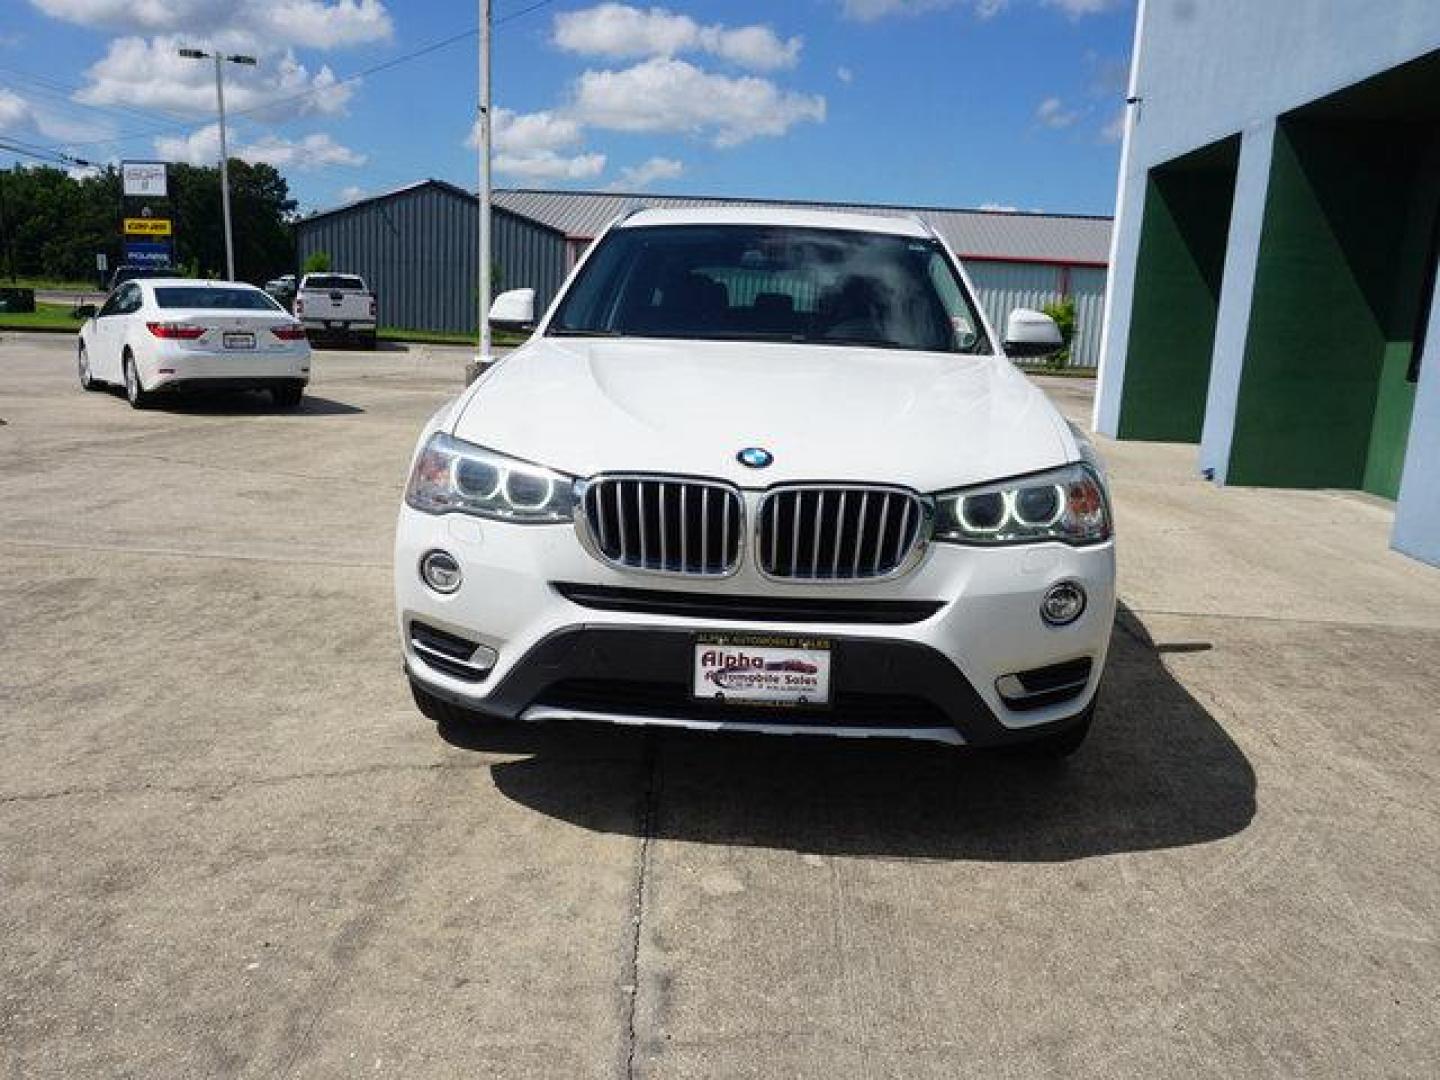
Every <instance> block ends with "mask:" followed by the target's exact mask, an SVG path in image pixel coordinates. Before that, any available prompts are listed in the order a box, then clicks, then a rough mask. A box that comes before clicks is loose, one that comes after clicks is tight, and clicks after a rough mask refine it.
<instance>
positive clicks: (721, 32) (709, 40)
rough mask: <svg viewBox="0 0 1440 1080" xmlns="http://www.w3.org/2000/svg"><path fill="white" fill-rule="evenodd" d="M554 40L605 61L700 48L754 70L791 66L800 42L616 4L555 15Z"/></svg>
mask: <svg viewBox="0 0 1440 1080" xmlns="http://www.w3.org/2000/svg"><path fill="white" fill-rule="evenodd" d="M554 41H555V44H556V45H557V46H559V47H560V48H562V49H564V50H566V51H567V52H573V53H579V54H581V55H582V56H600V57H605V58H607V59H611V60H634V59H638V58H640V57H669V56H675V55H676V54H678V53H682V52H706V53H711V54H712V55H715V56H718V57H720V58H721V59H723V60H728V61H730V62H731V63H732V64H738V65H739V66H741V67H747V68H752V69H754V70H757V71H774V70H776V69H779V68H788V67H794V66H795V63H796V61H797V60H798V59H799V57H800V49H801V46H802V44H803V42H802V40H801V39H800V38H798V37H792V38H788V39H782V38H781V37H780V36H779V35H778V34H776V33H775V31H774V30H773V29H771V28H770V27H768V26H764V25H761V24H758V23H757V24H754V25H751V26H740V27H728V26H725V25H723V24H719V23H717V24H715V25H714V26H701V25H700V24H699V23H697V22H696V21H695V20H694V19H692V18H691V17H690V16H689V15H678V14H676V13H675V12H672V11H668V10H667V9H665V8H660V7H652V8H650V9H649V10H648V11H645V10H642V9H640V8H637V7H631V6H630V5H628V4H618V3H604V4H597V5H596V6H595V7H591V8H583V9H581V10H579V11H569V12H565V13H564V14H561V15H557V16H556V17H555V35H554Z"/></svg>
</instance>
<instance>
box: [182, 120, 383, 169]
mask: <svg viewBox="0 0 1440 1080" xmlns="http://www.w3.org/2000/svg"><path fill="white" fill-rule="evenodd" d="M229 149H230V156H231V157H234V158H239V159H240V160H241V161H248V162H250V163H251V164H260V163H264V164H266V165H273V166H275V167H276V168H277V169H292V170H296V171H299V172H306V171H309V170H311V169H324V168H328V167H330V166H333V165H346V166H358V165H363V164H365V155H364V154H359V153H356V152H355V151H354V150H351V149H350V148H349V147H348V146H344V145H342V144H340V143H338V142H336V141H335V140H334V139H333V138H332V137H331V136H330V135H329V134H328V133H325V132H315V133H314V134H311V135H306V136H305V137H304V138H302V139H284V138H281V137H280V136H278V135H266V136H265V137H264V138H262V139H260V140H259V141H257V142H254V143H249V144H243V143H238V144H237V143H235V142H232V143H231V144H230V147H229ZM155 154H156V156H158V157H160V158H163V159H164V160H166V161H179V162H184V163H185V164H188V165H213V164H215V162H216V160H217V159H218V158H219V157H220V125H219V124H206V125H205V126H204V127H202V128H200V129H199V130H197V131H192V132H191V133H190V134H189V135H179V136H168V135H166V136H161V137H160V138H157V139H156V140H155Z"/></svg>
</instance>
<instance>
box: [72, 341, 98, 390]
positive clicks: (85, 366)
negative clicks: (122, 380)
mask: <svg viewBox="0 0 1440 1080" xmlns="http://www.w3.org/2000/svg"><path fill="white" fill-rule="evenodd" d="M75 368H76V372H77V373H78V374H79V376H80V389H81V390H92V391H93V390H99V389H100V380H99V379H97V378H95V376H94V375H93V374H91V372H90V353H89V351H88V350H87V349H86V348H85V343H84V342H83V341H82V342H80V347H79V349H78V350H76V355H75Z"/></svg>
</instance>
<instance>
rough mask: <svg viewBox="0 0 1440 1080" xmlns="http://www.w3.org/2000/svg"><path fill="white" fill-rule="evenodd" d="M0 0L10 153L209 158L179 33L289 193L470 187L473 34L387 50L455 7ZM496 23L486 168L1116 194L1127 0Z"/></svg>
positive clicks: (921, 195)
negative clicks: (219, 68) (431, 181)
mask: <svg viewBox="0 0 1440 1080" xmlns="http://www.w3.org/2000/svg"><path fill="white" fill-rule="evenodd" d="M532 7H533V8H535V10H528V11H527V10H526V9H529V8H532ZM5 9H6V14H5V17H4V21H3V22H0V139H4V140H8V141H10V142H11V143H12V144H14V145H22V146H24V147H27V148H31V149H35V150H37V151H38V152H41V153H43V152H45V151H48V150H54V149H60V150H63V151H65V152H68V153H70V154H73V155H75V156H79V157H84V158H87V159H91V160H99V161H108V160H119V159H121V158H141V159H150V158H155V157H161V158H168V159H171V160H191V161H203V162H208V161H211V160H214V158H215V155H216V146H217V138H216V131H215V128H214V124H213V111H214V84H213V70H212V69H211V68H210V67H209V66H208V65H206V64H204V63H196V62H194V61H185V60H181V59H180V58H179V57H177V56H176V55H175V48H176V46H177V45H178V44H180V43H181V42H182V41H183V42H184V43H187V44H202V45H209V44H216V45H218V46H219V47H221V48H223V49H225V50H227V51H244V52H254V53H256V54H258V55H259V56H260V58H261V63H260V65H259V66H258V67H257V68H255V69H253V70H245V69H239V68H233V67H232V68H230V69H228V72H227V74H228V75H229V76H230V78H229V81H227V102H228V104H229V105H230V106H231V108H232V109H233V110H235V111H236V113H237V114H238V115H237V116H236V118H235V120H234V123H233V124H232V127H231V131H230V143H231V152H232V153H233V154H238V155H239V156H244V157H247V158H250V159H253V160H266V161H270V162H272V163H273V164H275V165H277V166H278V167H279V168H280V169H281V170H282V171H283V172H284V173H285V175H286V177H287V178H288V179H289V181H290V183H291V187H292V190H293V191H294V193H295V194H296V196H297V197H298V198H299V199H300V201H301V203H302V205H303V206H304V207H306V208H322V207H326V206H330V205H334V204H335V203H337V202H341V201H344V200H346V199H348V198H353V197H355V196H357V195H359V194H368V193H373V192H376V191H381V190H384V189H386V188H388V187H394V186H398V185H400V184H403V183H407V182H409V181H411V180H415V179H419V178H422V177H426V176H434V177H440V178H443V179H447V180H451V181H453V182H455V183H459V184H462V185H464V186H466V187H473V186H474V184H475V158H474V152H473V150H471V149H470V148H469V147H467V145H466V140H467V136H468V135H469V133H470V129H471V125H472V123H473V119H474V108H475V89H474V87H475V64H476V52H475V43H474V38H473V37H466V38H463V39H462V40H459V41H456V42H454V43H453V44H449V45H446V46H443V47H440V48H437V49H435V50H434V51H431V52H428V53H426V54H425V55H422V56H418V57H414V58H411V59H401V58H404V57H406V56H408V55H409V54H412V53H415V52H416V51H417V50H420V49H423V48H424V47H426V46H427V45H430V44H433V43H436V42H439V41H441V40H443V39H445V38H448V37H452V36H454V35H461V34H464V33H465V32H466V31H467V30H470V29H472V28H473V26H474V25H475V14H474V5H473V4H472V3H469V2H454V0H403V2H402V0H148V2H147V3H146V4H143V5H142V4H138V3H136V2H134V0H5ZM495 17H496V20H497V27H496V34H495V75H494V86H495V104H496V106H497V109H498V110H501V111H499V112H497V116H496V158H495V161H496V170H497V182H498V183H500V184H504V185H508V186H523V187H576V188H587V189H592V188H604V187H609V188H613V189H617V190H651V191H660V192H666V191H668V192H684V193H696V194H719V195H754V196H774V197H807V198H822V199H837V200H854V201H869V202H897V203H916V204H933V205H954V206H997V207H1013V208H1018V209H1022V210H1029V209H1043V210H1048V211H1055V212H1071V213H1109V212H1110V211H1111V209H1112V207H1113V200H1114V184H1115V170H1116V165H1117V159H1118V154H1119V144H1118V139H1117V132H1118V122H1117V121H1118V117H1119V114H1120V110H1121V108H1122V99H1123V96H1124V78H1125V65H1126V59H1127V56H1128V53H1129V49H1130V43H1131V42H1130V39H1131V34H1132V29H1133V20H1134V11H1133V0H786V2H784V3H777V2H773V0H772V2H769V3H763V2H759V0H728V2H726V0H674V2H671V3H666V4H621V3H614V2H608V3H595V2H583V0H582V2H577V0H550V2H548V3H543V4H541V5H540V6H538V7H536V0H495ZM57 58H64V62H63V63H57V62H56V59H57ZM395 60H401V62H399V63H396V64H395V65H394V66H392V67H389V68H387V69H385V70H372V69H375V68H376V67H377V66H379V65H382V64H386V63H387V62H390V61H395ZM359 72H369V73H368V74H365V75H364V76H363V77H362V78H359V79H355V80H350V79H348V76H351V75H353V74H355V73H359ZM13 160H27V159H24V158H17V157H16V156H15V155H13V154H9V155H7V154H5V153H4V152H3V151H0V163H8V162H9V161H13ZM30 160H33V159H30Z"/></svg>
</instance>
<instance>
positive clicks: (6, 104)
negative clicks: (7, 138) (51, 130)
mask: <svg viewBox="0 0 1440 1080" xmlns="http://www.w3.org/2000/svg"><path fill="white" fill-rule="evenodd" d="M34 125H35V111H34V110H33V109H31V108H30V103H29V102H28V101H26V100H25V99H24V98H22V97H21V96H20V95H19V94H12V93H11V92H10V91H9V90H5V89H0V135H3V134H5V133H7V132H16V131H24V130H26V129H27V128H31V127H33V126H34Z"/></svg>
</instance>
